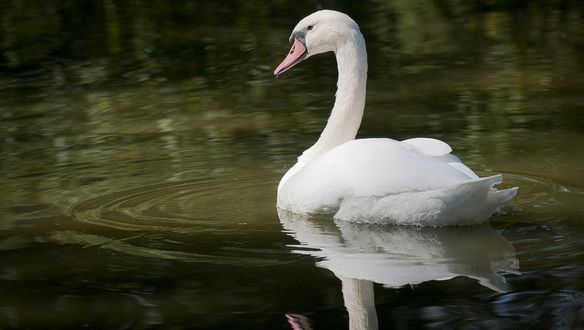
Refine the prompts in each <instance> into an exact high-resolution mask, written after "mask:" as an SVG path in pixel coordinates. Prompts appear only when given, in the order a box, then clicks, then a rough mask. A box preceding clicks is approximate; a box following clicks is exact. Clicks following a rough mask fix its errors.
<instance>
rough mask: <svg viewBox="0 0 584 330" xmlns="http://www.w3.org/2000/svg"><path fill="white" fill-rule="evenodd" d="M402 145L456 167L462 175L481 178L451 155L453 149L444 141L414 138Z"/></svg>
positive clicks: (404, 141)
mask: <svg viewBox="0 0 584 330" xmlns="http://www.w3.org/2000/svg"><path fill="white" fill-rule="evenodd" d="M402 143H405V144H407V145H410V146H412V147H414V148H415V149H416V150H418V151H420V152H422V153H424V154H425V155H428V156H432V157H435V158H436V159H438V160H440V161H442V162H444V163H446V164H448V165H450V166H452V167H454V168H455V169H457V170H459V171H461V172H462V173H464V174H466V175H468V177H469V178H471V179H477V178H478V177H479V176H478V175H477V174H476V173H475V172H473V170H471V169H470V168H468V166H466V165H464V164H463V163H462V161H461V160H460V158H458V157H456V156H455V155H453V154H451V152H452V148H451V147H450V146H449V145H448V144H447V143H446V142H444V141H440V140H437V139H431V138H413V139H408V140H403V141H402Z"/></svg>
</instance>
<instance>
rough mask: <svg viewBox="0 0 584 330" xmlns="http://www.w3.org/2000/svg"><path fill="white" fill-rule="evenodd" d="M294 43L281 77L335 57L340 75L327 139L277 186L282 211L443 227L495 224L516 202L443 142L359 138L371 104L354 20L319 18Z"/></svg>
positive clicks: (300, 29) (327, 14)
mask: <svg viewBox="0 0 584 330" xmlns="http://www.w3.org/2000/svg"><path fill="white" fill-rule="evenodd" d="M290 41H291V43H292V44H293V45H292V49H291V50H290V52H289V54H288V56H287V57H286V58H285V59H284V61H283V62H282V63H281V64H280V65H279V66H278V67H277V68H276V70H275V72H274V73H275V74H276V75H279V74H281V73H283V72H285V71H287V70H288V69H290V68H291V67H293V66H294V65H296V64H297V63H299V62H301V61H302V60H304V59H306V58H308V57H310V56H312V55H315V54H319V53H324V52H327V51H333V52H334V53H335V55H336V59H337V65H338V71H339V77H338V82H337V93H336V98H335V103H334V106H333V109H332V111H331V115H330V117H329V119H328V122H327V125H326V127H325V128H324V130H323V132H322V133H321V136H320V138H319V139H318V141H317V142H316V143H315V144H314V145H313V146H312V147H310V148H309V149H307V150H306V151H304V153H303V154H302V155H301V156H300V157H298V162H297V163H296V164H295V165H294V166H293V167H292V168H290V169H289V170H288V172H287V173H286V174H285V175H284V177H283V178H282V180H281V181H280V184H279V185H278V200H277V206H278V208H279V209H282V210H287V211H291V212H294V213H299V214H311V213H331V214H335V217H336V218H339V219H345V220H351V221H358V222H371V223H399V224H414V225H423V226H444V225H464V224H476V223H482V222H485V221H488V219H489V218H490V217H491V215H492V214H493V213H494V212H496V211H497V210H498V209H499V208H500V207H501V206H503V205H505V204H506V203H508V202H510V201H511V200H512V199H513V197H514V196H515V194H516V192H517V188H509V189H505V190H496V189H494V188H493V185H495V184H498V183H500V182H501V181H502V177H501V175H494V176H490V177H486V178H479V177H478V176H477V175H476V174H475V173H474V172H473V171H472V170H471V169H469V168H468V167H467V166H465V165H464V164H463V163H462V162H461V161H460V159H459V158H458V157H456V156H454V155H452V154H451V151H452V148H451V147H450V146H449V145H448V144H447V143H445V142H442V141H440V140H436V139H430V138H414V139H409V140H405V141H396V140H392V139H386V138H382V139H357V140H356V139H355V137H356V135H357V131H358V129H359V126H360V125H361V119H362V117H363V110H364V105H365V93H366V82H367V52H366V49H365V41H364V39H363V35H362V34H361V32H360V31H359V27H358V25H357V24H356V23H355V22H354V21H353V20H352V19H351V18H350V17H349V16H347V15H345V14H342V13H339V12H336V11H331V10H322V11H318V12H315V13H313V14H311V15H309V16H307V17H305V18H304V19H302V20H301V21H300V22H299V23H298V24H297V26H296V27H295V28H294V31H293V32H292V36H291V37H290Z"/></svg>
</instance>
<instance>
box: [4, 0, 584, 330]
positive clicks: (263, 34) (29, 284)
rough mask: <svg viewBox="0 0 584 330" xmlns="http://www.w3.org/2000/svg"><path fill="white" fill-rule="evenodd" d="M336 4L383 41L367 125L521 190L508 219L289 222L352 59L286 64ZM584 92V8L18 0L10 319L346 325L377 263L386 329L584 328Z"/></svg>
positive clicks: (11, 29)
mask: <svg viewBox="0 0 584 330" xmlns="http://www.w3.org/2000/svg"><path fill="white" fill-rule="evenodd" d="M316 8H329V9H337V10H341V11H344V12H346V13H348V14H349V15H350V16H351V17H353V18H354V19H355V20H356V21H357V22H358V23H359V25H360V26H361V30H362V32H363V34H364V35H365V39H366V41H367V49H368V54H369V82H368V100H367V105H366V111H365V117H364V120H363V125H362V128H361V130H360V133H359V136H360V137H370V136H387V137H392V138H395V139H406V138H410V137H415V136H427V137H434V138H439V139H442V140H445V141H447V142H448V143H449V144H450V145H451V146H452V147H453V148H454V150H455V152H456V154H458V155H459V156H461V158H462V159H463V160H464V161H465V163H466V164H468V165H469V166H470V167H471V168H473V169H474V170H476V171H477V172H478V173H479V174H481V175H487V174H492V173H503V174H504V175H505V183H504V185H505V186H519V187H520V193H519V196H518V197H517V199H516V200H515V202H514V203H513V204H511V205H510V206H509V207H508V208H507V210H506V211H505V212H504V213H503V214H499V215H497V216H495V217H494V218H493V219H492V221H491V225H490V226H487V227H486V228H483V229H482V230H480V231H478V232H477V231H472V232H468V231H464V230H460V229H448V230H445V231H441V230H436V231H432V230H428V231H424V230H419V229H400V228H398V229H396V228H373V229H372V228H352V227H347V225H346V224H342V223H335V222H333V221H332V220H331V219H326V218H325V219H320V218H319V219H314V220H313V221H312V222H310V223H306V224H304V225H302V222H300V225H299V224H298V222H297V221H299V220H294V219H287V218H286V217H282V216H281V217H278V214H277V213H276V210H275V189H276V186H277V183H278V181H279V179H280V177H281V175H283V173H284V172H285V170H286V169H287V168H289V167H290V166H291V164H293V163H294V162H295V157H296V156H297V155H298V154H299V153H301V152H302V150H304V149H305V148H307V147H308V146H310V145H311V144H312V143H313V142H314V141H315V140H316V138H317V137H318V134H319V132H320V130H321V129H322V127H323V126H324V122H325V120H326V118H327V116H328V110H329V109H330V107H331V106H332V101H333V95H334V90H335V81H336V66H335V63H334V59H333V57H332V55H321V56H318V57H314V58H311V59H310V60H309V61H307V62H305V63H303V64H302V65H299V66H298V67H295V68H294V69H293V70H291V71H290V72H287V73H286V74H285V75H283V76H281V77H279V78H277V79H276V78H274V77H273V76H272V71H273V69H274V67H275V66H276V64H277V63H279V61H280V60H281V59H282V58H283V56H284V55H285V54H286V52H287V51H288V36H289V33H290V31H291V29H292V27H293V26H294V25H295V24H296V22H297V21H298V20H299V19H301V18H302V17H304V16H305V15H307V14H309V13H310V12H312V11H314V10H315V9H316ZM583 86H584V4H583V3H582V2H581V1H519V0H517V1H474V2H465V1H398V0H394V1H359V2H349V1H323V2H319V3H317V2H313V1H294V2H288V1H269V2H267V1H245V2H244V1H222V2H195V1H149V2H145V1H113V0H110V1H51V0H45V1H32V0H31V1H16V0H14V1H10V0H9V1H3V2H2V3H0V148H1V149H0V152H1V164H0V166H1V170H2V176H1V177H0V185H1V186H2V198H1V199H0V210H1V213H0V327H1V328H23V329H30V328H80V327H89V328H176V329H180V328H187V329H262V328H264V329H289V328H290V327H289V326H288V324H287V322H286V318H285V316H284V315H285V314H286V313H297V314H302V315H305V316H307V317H308V318H310V319H311V321H312V324H313V327H314V328H315V329H343V328H348V327H349V322H350V321H351V322H353V321H355V314H351V320H349V314H348V313H347V310H346V308H347V306H351V304H350V303H348V302H350V297H349V296H350V295H349V296H347V295H346V296H345V297H344V296H343V292H342V290H345V292H348V291H347V290H346V286H345V284H346V283H349V282H347V279H351V276H356V278H357V279H358V280H361V281H364V282H363V283H365V284H364V286H365V287H366V286H367V285H368V284H367V283H371V282H374V283H376V284H375V285H374V286H373V291H374V296H375V305H374V307H375V308H374V309H375V310H374V311H373V313H376V315H377V317H378V321H379V325H380V328H404V329H406V328H472V329H476V328H489V329H491V328H508V329H511V328H532V329H549V328H555V329H574V328H583V327H584V320H583V318H582V315H584V282H583V281H582V279H584V256H583V253H582V251H583V250H584V243H582V242H584V225H583V224H582V222H583V221H584V204H582V198H583V196H584V153H583V152H582V151H583V150H584V130H583V129H582V127H584V106H583V104H584V93H582V88H583ZM471 238H472V239H471ZM475 240H476V241H477V242H479V241H480V242H483V243H481V245H477V246H480V247H482V248H478V247H475V248H474V249H473V248H469V247H472V246H473V242H474V241H475ZM332 241H334V243H331V242H332ZM395 242H404V244H401V245H399V246H396V244H395ZM405 243H407V244H405ZM404 246H405V247H407V249H406V248H404ZM398 247H399V248H398ZM401 248H404V249H405V250H402V249H401ZM493 251H500V253H499V252H498V253H495V252H493ZM347 260H359V261H360V262H362V263H360V264H352V265H349V266H340V265H345V262H347ZM375 265H381V266H382V267H380V269H382V270H389V273H384V274H381V275H380V274H378V273H376V274H373V272H371V273H367V272H365V273H362V274H360V275H358V276H357V275H355V274H353V275H351V274H352V273H351V271H353V270H356V269H364V270H369V269H371V270H374V269H376V268H375ZM420 265H424V266H427V267H425V268H424V267H422V268H421V267H420ZM392 272H393V274H392ZM420 274H424V275H426V278H425V279H419V278H418V275H420ZM374 275H375V276H374ZM397 275H401V276H402V280H403V278H405V280H404V281H405V282H399V281H397V280H396V278H395V276H397ZM480 278H483V280H480ZM484 278H488V280H484ZM340 279H343V280H342V281H341V280H340ZM408 279H411V280H410V281H408ZM438 279H442V280H443V281H436V280H438ZM392 281H393V282H392ZM479 281H480V283H482V284H483V285H481V284H480V283H479ZM390 282H391V283H390ZM398 282H399V283H398ZM392 283H393V284H394V285H392ZM403 283H411V284H412V285H411V286H410V285H406V286H401V284H403ZM488 283H497V284H496V285H491V286H490V287H491V288H489V285H488ZM397 284H400V285H397ZM485 284H487V285H486V286H485ZM493 287H494V288H495V289H498V291H497V290H493ZM349 309H350V308H349ZM363 313H364V314H367V313H365V312H363ZM368 313H369V315H370V314H371V310H369V311H368ZM351 324H353V323H351ZM352 327H353V328H359V327H358V325H355V324H353V325H352ZM361 328H363V327H361Z"/></svg>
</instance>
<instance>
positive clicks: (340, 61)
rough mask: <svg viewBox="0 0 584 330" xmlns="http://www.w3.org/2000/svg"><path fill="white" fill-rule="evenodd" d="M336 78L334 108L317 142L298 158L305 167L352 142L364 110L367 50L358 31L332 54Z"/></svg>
mask: <svg viewBox="0 0 584 330" xmlns="http://www.w3.org/2000/svg"><path fill="white" fill-rule="evenodd" d="M335 55H336V58H337V66H338V71H339V77H338V81H337V93H336V98H335V104H334V107H333V109H332V111H331V115H330V117H329V119H328V122H327V124H326V127H325V128H324V130H323V131H322V133H321V135H320V138H319V139H318V141H317V142H316V143H315V144H314V145H313V146H312V147H310V148H309V149H307V150H306V151H304V153H303V154H302V156H300V157H299V158H298V161H299V162H301V163H304V164H306V163H308V162H310V161H311V160H313V159H315V158H316V157H318V156H320V155H322V154H324V153H326V152H327V151H329V150H331V149H332V148H334V147H336V146H338V145H341V144H343V143H345V142H347V141H350V140H353V139H355V136H356V135H357V131H358V130H359V126H361V119H362V118H363V109H364V108H365V90H366V84H367V50H366V49H365V40H364V39H363V35H362V34H361V32H359V31H358V30H355V31H354V32H353V38H350V39H346V41H345V42H344V43H342V44H341V45H340V46H339V47H338V48H337V50H336V51H335Z"/></svg>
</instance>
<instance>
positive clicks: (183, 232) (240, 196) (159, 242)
mask: <svg viewBox="0 0 584 330" xmlns="http://www.w3.org/2000/svg"><path fill="white" fill-rule="evenodd" d="M272 186H273V182H271V180H266V177H265V174H263V175H258V174H249V175H238V176H237V177H225V176H215V177H208V178H205V179H200V180H190V181H182V182H172V183H164V184H158V185H152V186H147V187H140V188H136V189H129V190H124V191H120V192H116V193H112V194H108V195H104V196H100V197H96V198H93V199H89V200H85V201H83V202H80V203H78V204H76V205H75V206H74V207H73V208H72V210H71V218H72V220H73V221H71V222H70V223H67V224H66V225H65V226H64V228H63V229H62V230H60V231H55V232H53V233H52V234H51V236H50V237H51V239H52V240H54V241H56V242H59V243H60V244H74V245H81V246H83V247H86V248H93V247H98V248H103V249H109V250H114V251H117V252H121V253H124V254H127V255H132V256H139V257H151V258H162V259H168V260H180V261H188V262H213V263H221V264H224V263H227V264H240V265H243V264H244V265H256V264H257V265H259V264H261V265H266V264H270V263H280V261H278V260H274V259H278V255H280V254H282V253H281V252H278V251H274V250H272V249H270V248H265V249H264V248H261V246H259V245H261V244H266V240H265V239H262V240H261V241H260V240H259V238H257V233H258V232H264V233H268V234H269V233H276V234H279V225H278V222H277V220H275V219H276V216H275V207H274V198H275V197H274V196H273V195H274V191H272V190H273V189H272ZM274 220H275V221H274ZM267 236H268V237H269V236H270V235H267ZM269 243H270V242H269V240H268V242H267V244H269Z"/></svg>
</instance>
